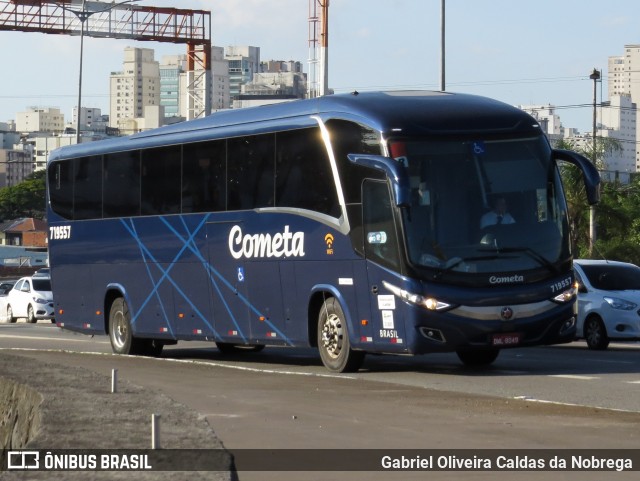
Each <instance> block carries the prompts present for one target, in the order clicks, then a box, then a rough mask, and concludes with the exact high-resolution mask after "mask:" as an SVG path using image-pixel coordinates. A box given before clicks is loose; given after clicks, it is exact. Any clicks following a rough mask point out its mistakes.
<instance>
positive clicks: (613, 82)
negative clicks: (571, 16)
mask: <svg viewBox="0 0 640 481" xmlns="http://www.w3.org/2000/svg"><path fill="white" fill-rule="evenodd" d="M638 65H640V44H629V45H625V46H624V55H620V56H611V57H609V61H608V69H609V71H608V89H609V99H610V101H611V102H615V101H614V100H613V99H614V98H615V97H616V96H620V98H623V97H624V96H627V97H629V101H626V100H624V101H621V102H623V103H624V105H626V106H624V105H623V104H620V106H616V105H615V104H614V105H612V106H611V108H612V109H614V108H619V109H620V110H622V111H623V112H622V113H623V114H625V115H626V117H627V118H628V119H629V121H633V122H634V123H635V137H634V139H633V145H634V155H635V161H634V169H635V170H634V171H635V172H637V171H640V148H638V146H637V144H636V142H637V140H638V139H640V130H639V129H640V125H639V124H638V122H636V121H635V120H636V118H635V109H636V105H638V104H640V69H639V68H638ZM632 112H633V113H632ZM621 117H624V115H621ZM602 123H603V124H604V125H606V126H607V127H608V125H607V124H606V122H605V121H604V118H603V122H602ZM624 142H625V143H627V142H628V141H627V140H624Z"/></svg>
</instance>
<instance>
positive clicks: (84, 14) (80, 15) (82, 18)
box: [74, 0, 89, 144]
mask: <svg viewBox="0 0 640 481" xmlns="http://www.w3.org/2000/svg"><path fill="white" fill-rule="evenodd" d="M85 2H86V0H82V10H81V11H80V12H74V13H75V14H76V16H77V17H78V20H80V67H79V68H80V73H79V74H78V105H77V106H76V117H77V118H76V144H79V143H80V117H81V112H82V111H81V106H82V57H83V52H84V22H86V21H87V18H89V16H88V15H87V12H86V10H85Z"/></svg>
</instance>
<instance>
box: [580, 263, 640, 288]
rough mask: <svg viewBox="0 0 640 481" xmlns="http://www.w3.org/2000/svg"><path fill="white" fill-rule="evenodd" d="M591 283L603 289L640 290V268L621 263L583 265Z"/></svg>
mask: <svg viewBox="0 0 640 481" xmlns="http://www.w3.org/2000/svg"><path fill="white" fill-rule="evenodd" d="M581 267H582V270H583V271H584V273H585V275H586V276H587V278H588V279H589V282H590V283H591V285H592V286H593V287H594V288H596V289H601V290H603V291H624V290H640V268H638V267H635V266H620V265H611V264H610V265H582V266H581Z"/></svg>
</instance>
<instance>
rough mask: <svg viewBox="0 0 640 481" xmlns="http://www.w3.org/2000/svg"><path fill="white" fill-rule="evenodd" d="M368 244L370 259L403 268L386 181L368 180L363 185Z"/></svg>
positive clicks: (365, 227) (364, 217) (367, 254)
mask: <svg viewBox="0 0 640 481" xmlns="http://www.w3.org/2000/svg"><path fill="white" fill-rule="evenodd" d="M362 211H363V225H364V244H365V254H366V256H367V258H369V259H372V260H374V261H376V262H379V263H380V264H382V265H384V266H386V267H392V268H397V267H398V266H399V265H400V255H399V252H398V238H397V236H396V227H395V222H394V221H393V208H392V204H391V194H390V192H389V187H388V186H387V183H386V182H381V181H375V180H365V181H364V184H363V185H362Z"/></svg>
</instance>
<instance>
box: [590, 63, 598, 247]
mask: <svg viewBox="0 0 640 481" xmlns="http://www.w3.org/2000/svg"><path fill="white" fill-rule="evenodd" d="M589 78H590V79H591V80H593V132H592V140H593V154H592V155H591V162H593V165H594V166H595V165H596V155H597V154H596V148H597V145H596V127H597V125H596V121H597V112H596V105H597V104H596V95H597V88H596V87H597V84H598V80H600V72H599V71H598V70H597V69H595V68H594V69H593V72H592V73H591V75H589ZM595 243H596V208H595V206H593V205H592V206H591V208H590V209H589V254H590V255H591V253H592V252H593V248H594V246H595Z"/></svg>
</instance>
